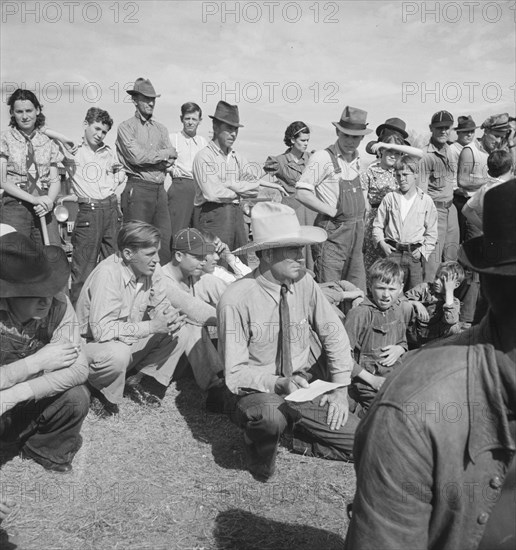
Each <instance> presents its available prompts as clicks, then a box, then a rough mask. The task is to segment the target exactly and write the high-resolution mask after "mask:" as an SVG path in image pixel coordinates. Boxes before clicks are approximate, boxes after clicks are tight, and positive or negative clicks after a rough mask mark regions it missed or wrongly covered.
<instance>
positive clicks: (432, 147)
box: [426, 141, 449, 157]
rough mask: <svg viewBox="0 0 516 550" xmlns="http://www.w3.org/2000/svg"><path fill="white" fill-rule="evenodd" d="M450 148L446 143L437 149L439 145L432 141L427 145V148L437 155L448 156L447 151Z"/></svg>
mask: <svg viewBox="0 0 516 550" xmlns="http://www.w3.org/2000/svg"><path fill="white" fill-rule="evenodd" d="M448 149H449V145H448V144H447V143H445V144H444V145H443V146H442V147H441V148H440V149H437V147H436V146H435V145H434V144H433V143H432V142H431V141H429V142H428V145H427V146H426V150H427V152H428V153H435V154H436V155H441V156H442V157H445V156H446V153H447V151H448Z"/></svg>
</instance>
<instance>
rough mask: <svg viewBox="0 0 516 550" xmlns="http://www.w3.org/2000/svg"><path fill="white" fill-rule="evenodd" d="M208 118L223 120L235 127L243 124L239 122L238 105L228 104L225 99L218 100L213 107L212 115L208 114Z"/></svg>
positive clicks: (240, 126) (241, 126)
mask: <svg viewBox="0 0 516 550" xmlns="http://www.w3.org/2000/svg"><path fill="white" fill-rule="evenodd" d="M208 116H209V117H210V118H214V119H215V120H220V121H221V122H225V123H226V124H229V125H230V126H236V127H237V128H243V126H244V125H243V124H240V116H239V114H238V105H230V104H229V103H226V102H225V101H219V102H218V103H217V107H216V109H215V114H214V115H208Z"/></svg>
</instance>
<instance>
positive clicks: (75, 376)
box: [0, 226, 89, 473]
mask: <svg viewBox="0 0 516 550" xmlns="http://www.w3.org/2000/svg"><path fill="white" fill-rule="evenodd" d="M4 227H5V226H4ZM69 275H70V268H69V264H68V260H67V258H66V255H65V253H64V251H63V250H62V249H61V248H60V247H57V246H46V247H44V248H40V247H38V246H36V245H35V243H34V242H33V241H32V240H31V239H29V238H27V237H25V236H23V235H21V234H19V233H16V232H11V233H9V234H4V235H3V236H1V237H0V406H1V409H0V440H2V441H13V440H14V441H16V442H17V443H18V444H19V445H20V446H21V452H22V456H23V457H24V458H31V459H32V460H34V461H35V462H37V463H38V464H41V465H42V466H43V467H44V468H45V469H47V470H51V471H54V472H60V473H67V472H69V471H71V469H72V464H71V463H72V460H73V457H74V456H75V454H76V452H77V451H78V450H79V448H80V446H81V441H82V439H81V436H80V435H79V432H80V429H81V426H82V422H83V420H84V418H85V417H86V414H87V413H88V407H89V393H88V390H87V389H86V387H85V386H84V382H86V379H87V377H88V363H87V361H86V357H85V354H84V352H83V349H82V343H81V337H80V334H79V329H78V323H77V317H76V315H75V312H74V310H73V308H72V304H71V303H70V301H69V300H68V298H67V297H66V296H65V295H64V294H63V293H62V290H63V288H64V287H65V286H66V284H67V282H68V277H69Z"/></svg>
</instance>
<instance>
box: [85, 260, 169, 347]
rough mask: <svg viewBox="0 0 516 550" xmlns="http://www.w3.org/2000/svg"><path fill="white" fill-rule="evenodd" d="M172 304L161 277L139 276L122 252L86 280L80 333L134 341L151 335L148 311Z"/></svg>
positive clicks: (99, 339)
mask: <svg viewBox="0 0 516 550" xmlns="http://www.w3.org/2000/svg"><path fill="white" fill-rule="evenodd" d="M167 307H170V302H169V301H168V299H167V298H166V292H165V289H164V285H163V283H162V281H161V278H160V277H159V276H158V275H153V276H152V277H150V276H149V277H139V278H136V276H135V275H134V273H133V271H132V270H131V269H130V268H129V267H128V266H127V265H126V264H125V263H124V262H123V260H122V258H121V256H120V255H119V254H113V255H112V256H109V257H108V258H106V259H105V260H103V261H102V262H100V264H99V265H98V266H97V267H96V268H95V269H94V270H93V271H92V273H91V274H90V276H89V277H88V278H87V279H86V282H85V283H84V286H83V288H82V291H81V295H80V296H79V300H78V302H77V317H78V319H79V324H80V328H81V334H82V336H83V337H84V338H86V339H87V341H95V342H110V341H112V340H119V341H121V342H124V343H126V344H132V343H134V342H136V341H137V340H139V339H140V338H145V337H147V336H149V335H150V334H151V332H150V321H147V320H146V321H143V320H142V319H143V318H144V315H145V313H146V312H147V310H149V316H150V317H151V318H152V316H153V312H154V311H156V310H157V309H166V308H167Z"/></svg>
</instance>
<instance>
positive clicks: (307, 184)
mask: <svg viewBox="0 0 516 550" xmlns="http://www.w3.org/2000/svg"><path fill="white" fill-rule="evenodd" d="M331 166H332V163H331V158H330V156H329V154H328V152H327V151H316V152H315V153H314V154H313V155H312V156H311V157H310V159H309V160H308V162H307V164H306V168H305V169H304V171H303V173H302V174H301V177H300V178H299V181H298V182H297V183H296V189H306V190H308V191H311V192H312V193H315V188H316V187H317V186H318V185H319V184H320V183H321V182H322V181H323V180H324V179H325V178H326V177H327V176H328V175H329V173H330V167H331Z"/></svg>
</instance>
